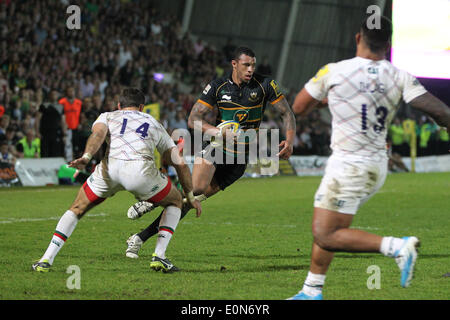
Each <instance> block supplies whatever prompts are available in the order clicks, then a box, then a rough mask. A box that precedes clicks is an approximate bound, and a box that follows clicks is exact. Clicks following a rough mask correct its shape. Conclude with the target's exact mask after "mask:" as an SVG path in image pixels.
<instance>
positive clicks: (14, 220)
mask: <svg viewBox="0 0 450 320" xmlns="http://www.w3.org/2000/svg"><path fill="white" fill-rule="evenodd" d="M106 216H108V214H107V213H103V212H101V213H94V214H89V213H88V214H86V217H106ZM2 219H8V220H2ZM59 219H61V216H59V217H48V218H6V217H0V224H5V223H17V222H35V221H50V220H59Z"/></svg>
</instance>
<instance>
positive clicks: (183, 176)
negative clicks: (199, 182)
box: [163, 147, 202, 217]
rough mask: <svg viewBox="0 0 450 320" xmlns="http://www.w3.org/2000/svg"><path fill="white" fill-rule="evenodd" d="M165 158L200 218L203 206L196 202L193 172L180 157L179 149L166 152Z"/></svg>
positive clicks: (175, 148) (174, 148)
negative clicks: (174, 171) (173, 169)
mask: <svg viewBox="0 0 450 320" xmlns="http://www.w3.org/2000/svg"><path fill="white" fill-rule="evenodd" d="M163 158H164V159H165V160H166V161H167V162H168V163H169V164H170V165H172V166H173V167H174V168H175V170H176V172H177V175H178V179H179V180H180V184H181V186H182V187H183V191H184V193H185V194H186V198H187V200H188V201H189V203H190V205H191V206H192V207H193V208H194V209H195V210H196V211H197V217H200V215H201V214H202V206H201V204H200V201H198V200H196V199H195V197H194V192H193V190H194V189H193V186H192V175H191V171H190V170H189V166H188V165H187V164H186V162H185V161H184V159H183V157H182V156H181V155H180V152H179V150H178V148H177V147H173V148H170V149H169V150H166V151H165V152H164V154H163Z"/></svg>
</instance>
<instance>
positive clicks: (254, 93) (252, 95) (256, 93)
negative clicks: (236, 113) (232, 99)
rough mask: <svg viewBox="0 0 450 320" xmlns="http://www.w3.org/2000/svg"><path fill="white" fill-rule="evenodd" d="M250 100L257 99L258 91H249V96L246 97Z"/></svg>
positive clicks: (254, 100)
mask: <svg viewBox="0 0 450 320" xmlns="http://www.w3.org/2000/svg"><path fill="white" fill-rule="evenodd" d="M248 100H250V101H251V102H256V101H258V92H256V91H254V92H251V93H250V98H248Z"/></svg>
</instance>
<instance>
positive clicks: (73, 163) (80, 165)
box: [69, 157, 89, 170]
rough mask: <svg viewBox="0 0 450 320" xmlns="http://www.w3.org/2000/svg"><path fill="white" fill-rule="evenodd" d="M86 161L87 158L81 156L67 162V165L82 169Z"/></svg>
mask: <svg viewBox="0 0 450 320" xmlns="http://www.w3.org/2000/svg"><path fill="white" fill-rule="evenodd" d="M88 163H89V160H88V159H86V158H83V157H81V158H78V159H75V160H73V161H71V162H70V163H69V167H71V168H76V169H78V170H84V168H86V165H87V164H88Z"/></svg>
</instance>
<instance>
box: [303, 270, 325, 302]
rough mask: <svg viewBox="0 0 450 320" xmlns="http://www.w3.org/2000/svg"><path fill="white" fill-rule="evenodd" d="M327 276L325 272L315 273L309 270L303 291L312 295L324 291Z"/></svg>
mask: <svg viewBox="0 0 450 320" xmlns="http://www.w3.org/2000/svg"><path fill="white" fill-rule="evenodd" d="M325 277H326V275H324V274H315V273H312V272H311V271H309V272H308V276H307V277H306V280H305V283H304V284H303V288H302V291H303V292H304V293H305V294H307V295H308V296H312V297H313V296H317V295H318V294H320V293H322V288H323V285H324V284H325Z"/></svg>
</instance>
